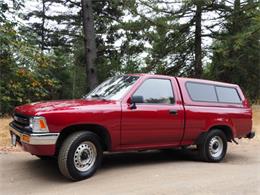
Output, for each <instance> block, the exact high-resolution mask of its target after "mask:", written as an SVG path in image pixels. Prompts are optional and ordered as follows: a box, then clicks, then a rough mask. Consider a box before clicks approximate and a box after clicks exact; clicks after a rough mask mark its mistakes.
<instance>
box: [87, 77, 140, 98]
mask: <svg viewBox="0 0 260 195" xmlns="http://www.w3.org/2000/svg"><path fill="white" fill-rule="evenodd" d="M138 78H139V77H138V76H128V75H125V76H115V77H112V78H109V79H108V80H106V81H104V82H103V83H101V84H100V85H99V86H97V87H96V88H95V89H94V90H93V91H91V92H90V93H89V94H87V95H86V96H85V98H87V99H92V98H100V99H107V100H119V99H121V98H122V97H123V95H124V94H125V93H126V92H127V91H128V90H129V89H130V88H131V87H132V85H133V84H134V83H135V82H136V81H137V79H138Z"/></svg>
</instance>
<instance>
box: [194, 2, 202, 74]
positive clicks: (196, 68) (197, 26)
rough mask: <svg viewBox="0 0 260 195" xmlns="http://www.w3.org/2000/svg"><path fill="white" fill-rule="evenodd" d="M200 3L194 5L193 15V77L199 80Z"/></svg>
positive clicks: (200, 59) (200, 51) (200, 57)
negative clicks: (194, 11) (194, 13)
mask: <svg viewBox="0 0 260 195" xmlns="http://www.w3.org/2000/svg"><path fill="white" fill-rule="evenodd" d="M201 13H202V10H201V2H200V1H198V2H197V4H196V15H195V63H194V77H196V78H200V77H201V75H202V50H201Z"/></svg>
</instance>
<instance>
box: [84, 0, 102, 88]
mask: <svg viewBox="0 0 260 195" xmlns="http://www.w3.org/2000/svg"><path fill="white" fill-rule="evenodd" d="M81 6H82V18H83V20H82V23H83V34H84V48H85V62H86V73H87V83H88V87H89V89H90V90H92V89H94V88H95V87H96V86H97V84H98V78H97V70H96V58H97V48H96V33H95V27H94V15H93V8H92V1H91V0H81Z"/></svg>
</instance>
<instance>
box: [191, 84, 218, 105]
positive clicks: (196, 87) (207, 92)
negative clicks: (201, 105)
mask: <svg viewBox="0 0 260 195" xmlns="http://www.w3.org/2000/svg"><path fill="white" fill-rule="evenodd" d="M186 88H187V90H188V93H189V95H190V97H191V99H192V100H193V101H200V102H217V101H218V99H217V95H216V91H215V86H214V85H209V84H202V83H193V82H187V84H186Z"/></svg>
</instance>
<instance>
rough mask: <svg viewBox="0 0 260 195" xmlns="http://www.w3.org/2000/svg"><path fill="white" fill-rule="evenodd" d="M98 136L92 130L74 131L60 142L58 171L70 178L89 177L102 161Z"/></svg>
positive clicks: (80, 178)
mask: <svg viewBox="0 0 260 195" xmlns="http://www.w3.org/2000/svg"><path fill="white" fill-rule="evenodd" d="M102 156H103V150H102V147H101V144H100V141H99V137H98V136H97V135H96V134H94V133H92V132H83V131H81V132H76V133H74V134H72V135H70V136H69V137H68V138H67V139H66V140H65V141H64V143H63V144H62V146H61V149H60V152H59V155H58V165H59V169H60V172H61V173H62V174H63V175H64V176H65V177H67V178H69V179H72V180H82V179H86V178H89V177H91V176H92V175H93V174H94V173H95V172H96V170H97V168H98V167H99V165H100V164H101V161H102Z"/></svg>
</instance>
